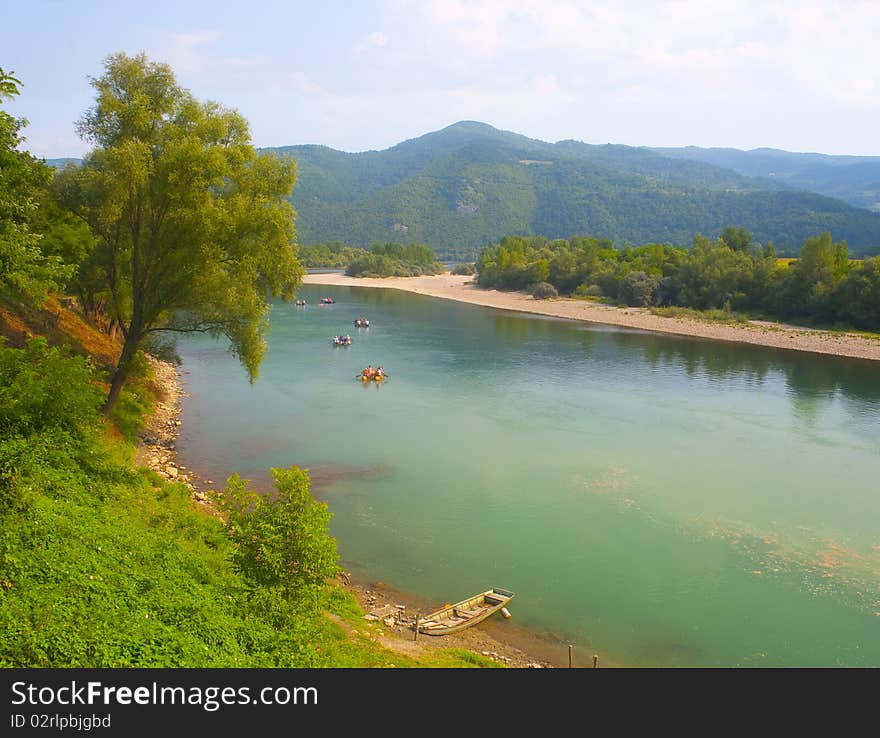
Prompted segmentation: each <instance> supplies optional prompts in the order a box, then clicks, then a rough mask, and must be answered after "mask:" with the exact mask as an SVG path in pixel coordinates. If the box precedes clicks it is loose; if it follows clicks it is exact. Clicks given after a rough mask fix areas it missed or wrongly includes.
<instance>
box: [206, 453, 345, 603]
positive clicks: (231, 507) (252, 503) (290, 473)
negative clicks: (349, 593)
mask: <svg viewBox="0 0 880 738" xmlns="http://www.w3.org/2000/svg"><path fill="white" fill-rule="evenodd" d="M272 477H273V479H274V480H275V488H276V494H275V495H272V496H269V495H261V494H259V493H258V492H256V491H254V490H252V489H249V488H248V486H247V480H242V479H241V478H239V477H238V475H233V476H232V477H230V478H229V479H228V480H227V481H226V493H225V495H224V497H223V499H222V503H221V504H222V506H223V510H224V511H225V513H226V514H227V516H228V530H229V535H230V538H231V539H232V542H233V545H234V546H235V553H234V554H233V557H232V560H233V563H234V565H235V569H236V571H238V572H240V573H241V575H242V576H243V577H244V579H245V581H246V582H247V583H248V586H249V587H250V589H251V592H252V593H253V594H254V596H260V597H265V596H266V592H269V591H271V592H277V593H278V595H279V596H280V597H281V598H282V599H283V600H285V601H286V602H298V603H302V602H307V601H312V600H313V599H314V597H315V594H316V592H319V591H320V589H321V588H322V587H323V585H324V584H325V582H326V581H327V579H329V578H330V577H333V576H335V575H336V574H337V573H338V571H339V568H338V566H337V558H338V556H337V553H336V541H335V539H333V538H331V537H330V536H329V535H328V533H327V530H328V526H329V523H330V517H331V515H330V512H329V511H328V509H327V505H326V503H322V502H318V501H316V500H315V499H314V498H313V497H312V495H311V484H310V482H309V476H308V472H307V471H304V470H302V469H300V468H298V467H295V466H294V467H291V468H290V469H273V470H272Z"/></svg>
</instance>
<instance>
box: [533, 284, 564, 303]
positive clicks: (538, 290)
mask: <svg viewBox="0 0 880 738" xmlns="http://www.w3.org/2000/svg"><path fill="white" fill-rule="evenodd" d="M529 291H530V292H531V293H532V297H534V298H535V299H536V300H546V299H547V298H548V297H558V296H559V292H557V290H556V288H555V287H554V286H553V285H552V284H550V283H549V282H537V283H536V284H533V285H532V286H531V288H530V290H529Z"/></svg>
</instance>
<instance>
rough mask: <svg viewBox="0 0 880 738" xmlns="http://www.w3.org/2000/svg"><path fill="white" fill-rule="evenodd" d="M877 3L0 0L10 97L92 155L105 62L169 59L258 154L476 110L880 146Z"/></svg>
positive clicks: (504, 123) (669, 136)
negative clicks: (92, 111)
mask: <svg viewBox="0 0 880 738" xmlns="http://www.w3.org/2000/svg"><path fill="white" fill-rule="evenodd" d="M878 39H880V0H837V1H832V0H821V1H816V2H809V1H808V0H805V1H803V2H802V1H801V0H723V2H722V1H718V0H699V1H694V2H691V1H689V0H678V1H674V2H672V1H670V2H665V1H660V0H656V1H650V0H362V1H361V0H348V1H347V2H345V1H340V0H287V1H286V2H280V1H279V2H276V1H264V0H250V2H241V1H238V2H235V3H231V2H225V0H212V2H202V1H201V0H175V1H174V2H168V1H167V0H150V1H149V2H143V1H141V2H137V3H135V2H130V1H129V0H115V1H111V0H26V1H22V0H0V67H2V68H3V69H4V70H5V71H6V72H14V74H15V76H16V77H17V78H18V79H20V80H21V82H22V83H23V88H22V94H21V95H20V96H19V97H18V98H15V99H14V100H13V101H11V102H5V103H4V104H3V108H4V109H5V110H7V111H8V112H10V113H11V114H13V115H16V116H19V117H25V118H27V119H28V120H29V125H28V127H27V128H26V129H25V130H24V135H25V136H26V138H27V141H26V143H25V144H24V147H25V148H27V149H29V150H30V151H32V152H33V153H34V154H36V155H38V156H42V157H46V158H54V157H62V156H82V155H83V154H84V153H85V152H86V151H87V150H88V146H87V145H86V144H85V143H84V142H83V141H81V140H80V139H79V138H78V137H77V135H76V132H75V122H76V121H77V119H79V118H80V117H81V116H82V114H83V113H84V112H85V111H86V110H87V109H88V108H89V106H90V105H92V104H93V102H94V94H93V93H94V91H93V89H92V88H91V86H90V84H89V80H90V78H95V77H99V76H100V75H101V73H102V71H103V66H102V64H103V61H104V59H105V58H106V57H107V55H108V54H112V53H116V52H125V53H127V54H136V53H140V52H144V53H145V54H146V55H147V56H148V57H149V58H150V59H151V60H152V61H162V62H166V63H168V64H170V65H171V67H172V69H173V70H174V72H175V74H176V76H177V79H178V82H179V83H180V84H181V85H182V86H183V87H186V88H187V89H189V90H190V91H191V92H192V93H193V94H194V95H195V96H196V97H197V98H198V99H200V100H214V101H216V102H219V103H222V104H223V105H225V106H227V107H230V108H235V109H237V110H238V111H239V112H241V113H242V114H243V115H244V116H245V118H246V119H247V120H248V121H249V122H250V125H251V136H252V141H253V143H254V145H255V146H258V147H263V146H286V145H292V144H323V145H326V146H330V147H333V148H336V149H341V150H344V151H365V150H370V149H385V148H388V147H390V146H393V145H394V144H396V143H399V142H400V141H403V140H406V139H409V138H415V137H417V136H421V135H422V134H425V133H428V132H430V131H435V130H438V129H440V128H444V127H446V126H448V125H451V124H452V123H455V122H457V121H460V120H477V121H481V122H483V123H488V124H490V125H492V126H495V127H496V128H500V129H503V130H508V131H515V132H517V133H521V134H523V135H526V136H529V137H532V138H537V139H540V140H543V141H550V142H554V141H558V140H562V139H575V140H579V141H584V142H586V143H593V144H603V143H615V144H627V145H631V146H688V145H693V146H705V147H710V146H714V147H732V148H739V149H752V148H758V147H763V146H766V147H772V148H779V149H785V150H787V151H812V152H821V153H826V154H858V155H880V135H878V132H880V60H878V57H877V43H878Z"/></svg>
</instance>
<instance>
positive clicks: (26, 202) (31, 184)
mask: <svg viewBox="0 0 880 738" xmlns="http://www.w3.org/2000/svg"><path fill="white" fill-rule="evenodd" d="M20 85H21V82H20V81H19V80H18V79H16V78H15V77H14V76H12V74H9V73H6V72H5V71H3V69H2V68H0V101H2V100H3V99H9V98H12V97H15V96H16V95H18V93H19V86H20ZM26 125H27V121H26V120H24V119H22V118H13V117H12V116H11V115H9V114H8V113H6V112H4V111H2V110H0V288H3V287H6V288H11V289H13V290H14V291H16V292H17V293H20V294H24V295H27V296H32V297H40V296H42V295H43V294H44V293H45V291H46V290H47V289H52V288H54V287H56V286H57V285H58V284H59V283H60V282H63V281H64V280H65V279H66V278H67V277H68V276H69V274H70V271H71V270H70V269H69V268H65V267H64V266H63V265H62V264H61V260H60V259H59V258H57V257H54V256H53V257H48V258H47V257H46V256H45V255H44V254H43V252H42V251H41V250H40V234H39V233H38V232H37V229H35V227H34V218H35V216H36V213H37V208H38V202H39V199H40V197H41V194H42V193H44V192H45V190H46V187H47V185H48V183H49V181H50V179H51V177H52V170H51V169H50V168H49V167H47V166H46V165H45V164H43V163H42V162H41V161H38V160H37V159H35V158H34V157H33V156H31V155H30V154H29V153H27V152H26V151H19V150H18V148H17V147H18V146H19V144H21V143H22V141H24V138H23V137H22V135H21V130H22V128H24V127H25V126H26Z"/></svg>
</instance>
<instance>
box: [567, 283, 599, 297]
mask: <svg viewBox="0 0 880 738" xmlns="http://www.w3.org/2000/svg"><path fill="white" fill-rule="evenodd" d="M574 294H576V295H577V296H578V297H602V296H603V295H604V294H605V293H604V292H602V288H601V287H600V286H599V285H598V284H582V285H579V286H578V287H577V288H576V289H575V291H574Z"/></svg>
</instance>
